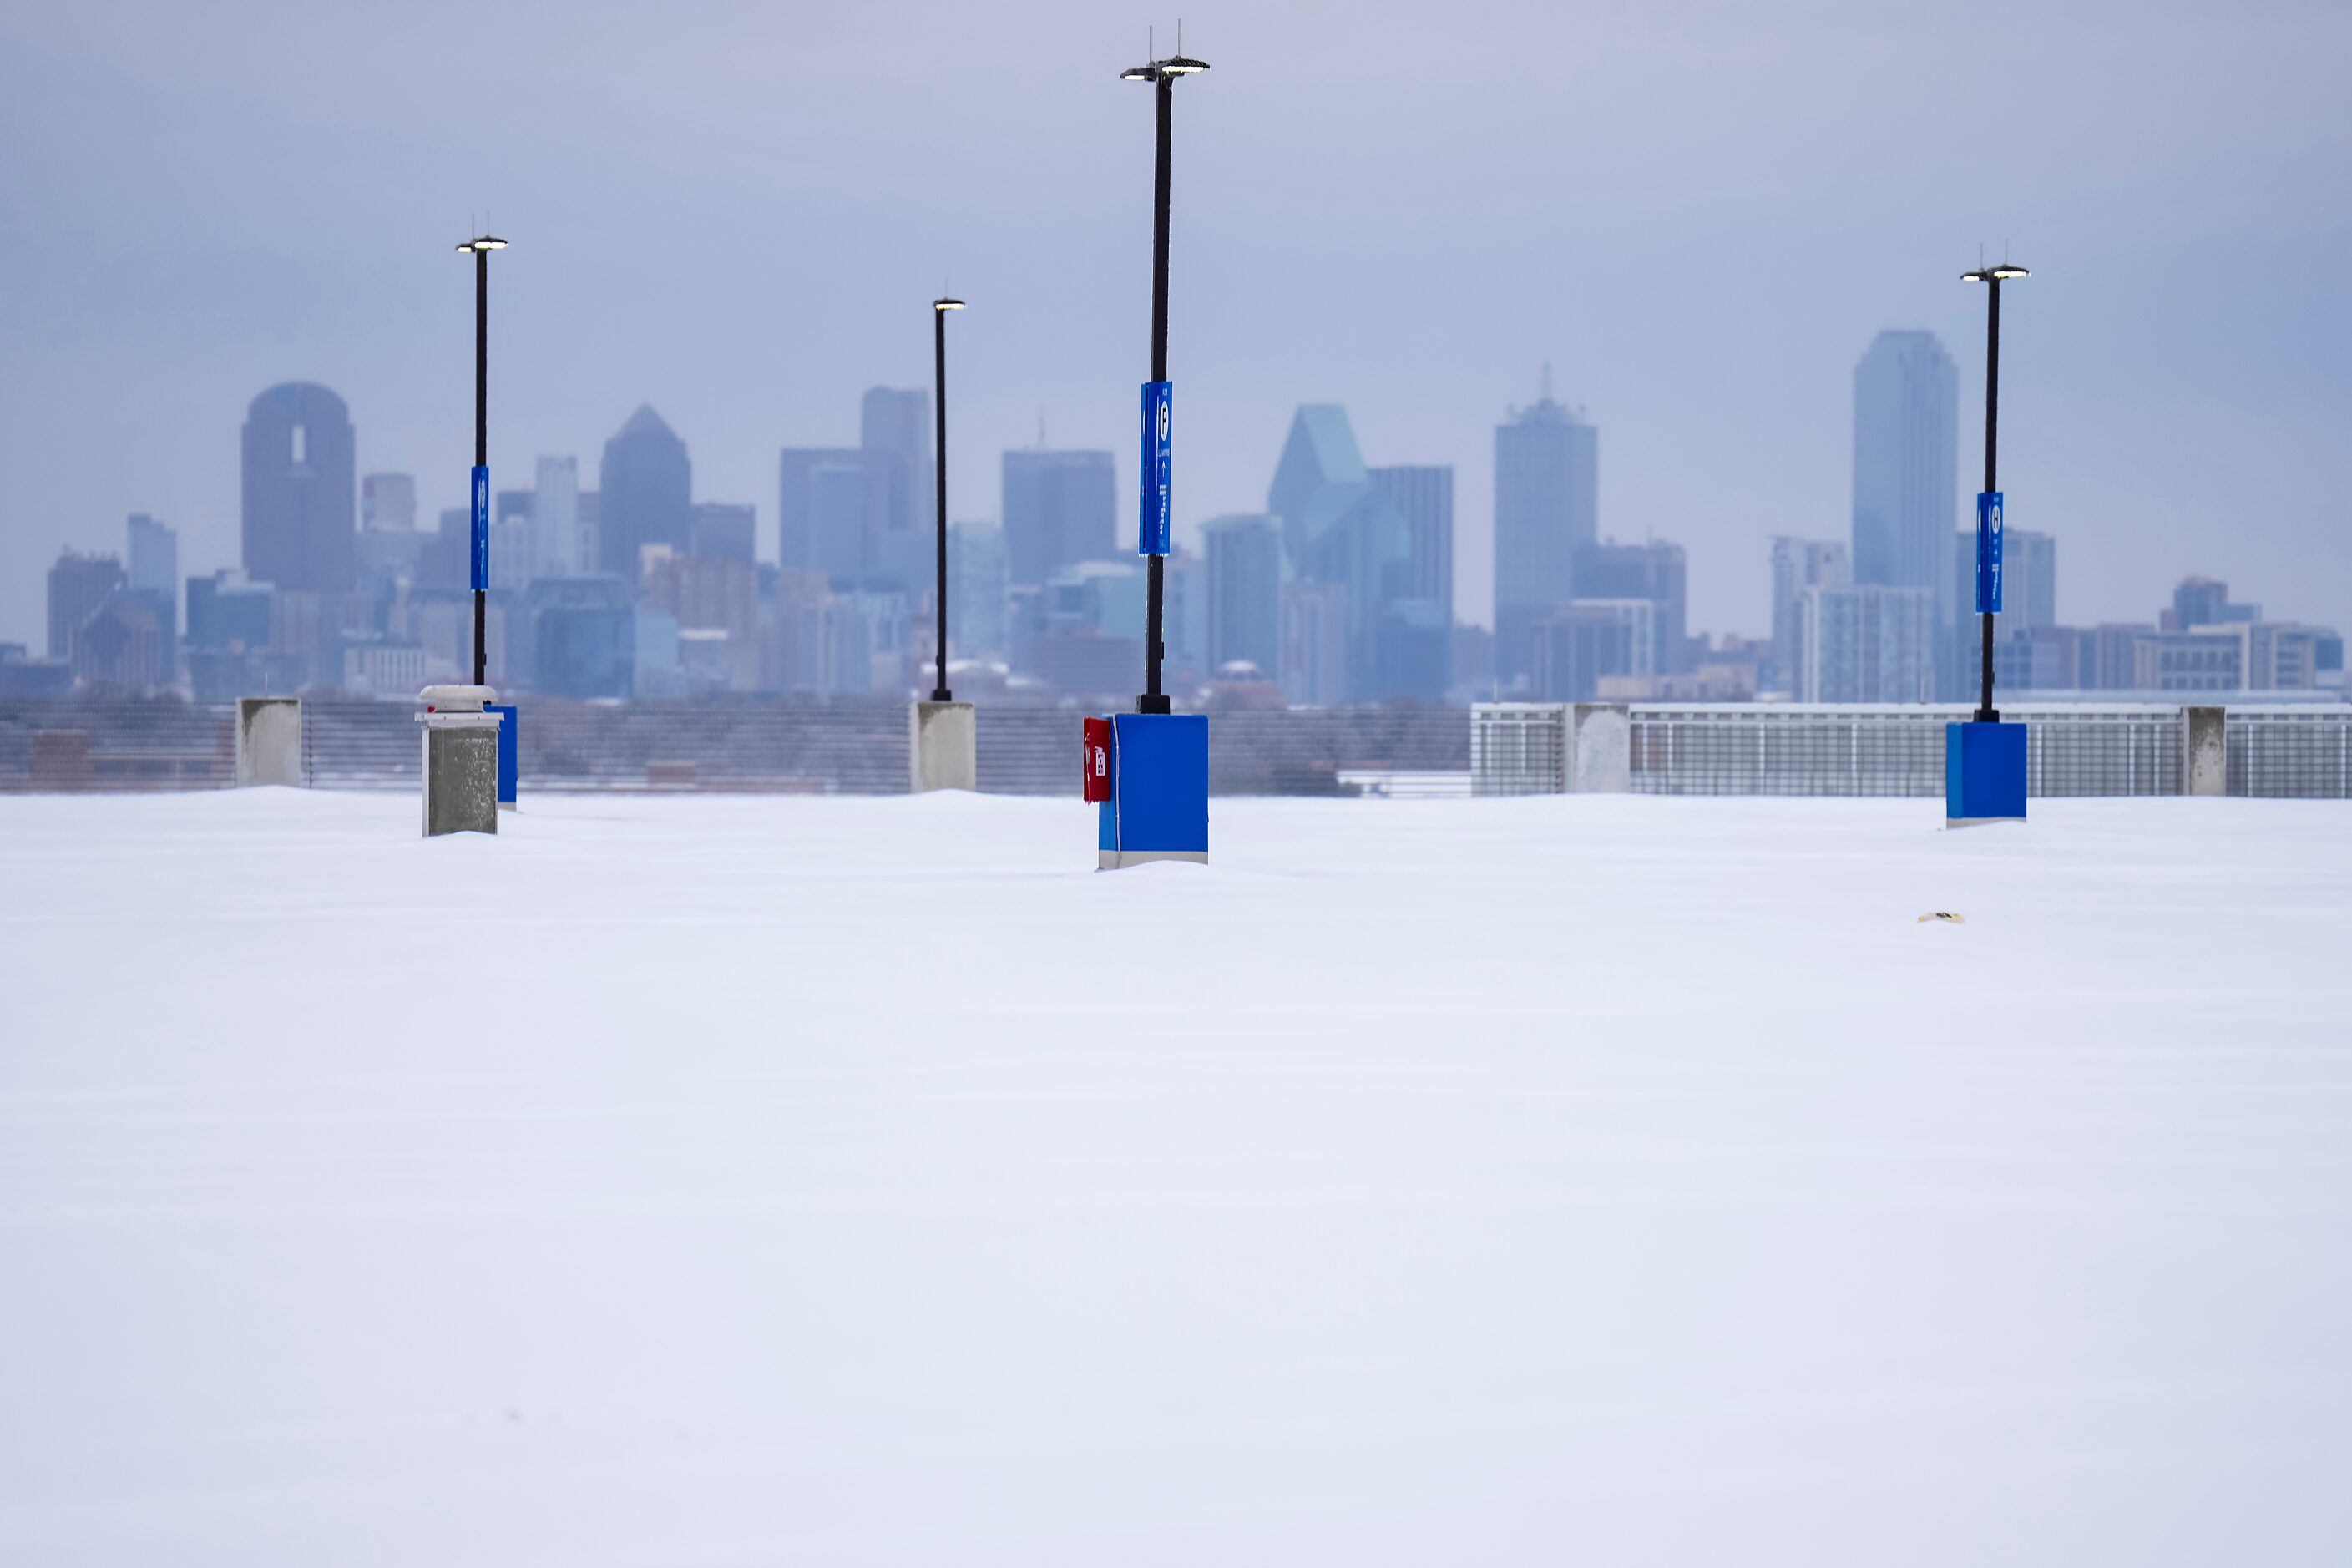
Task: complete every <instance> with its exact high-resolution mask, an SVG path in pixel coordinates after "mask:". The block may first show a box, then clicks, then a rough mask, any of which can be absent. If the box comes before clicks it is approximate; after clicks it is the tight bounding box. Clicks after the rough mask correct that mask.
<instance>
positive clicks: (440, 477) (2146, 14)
mask: <svg viewBox="0 0 2352 1568" xmlns="http://www.w3.org/2000/svg"><path fill="white" fill-rule="evenodd" d="M1155 21H1156V22H1157V23H1158V24H1159V26H1160V28H1161V32H1162V36H1161V42H1162V43H1163V45H1166V44H1170V43H1172V41H1173V40H1172V38H1171V37H1169V34H1170V33H1171V32H1172V24H1173V21H1174V16H1173V15H1172V14H1171V15H1169V16H1151V15H1150V14H1148V13H1145V12H1141V11H1129V10H1122V9H1120V8H1118V7H1116V6H1107V5H1102V4H1100V3H1099V0H1095V3H1092V4H1070V5H1051V4H1020V5H1013V4H999V5H969V4H966V5H891V4H877V3H864V4H856V5H851V4H839V5H810V4H787V5H776V4H773V3H769V4H761V5H740V6H736V5H692V4H677V3H669V4H664V5H645V4H642V3H639V4H630V5H613V4H607V3H605V0H579V3H574V4H570V5H561V6H558V5H514V4H501V3H493V0H469V3H445V0H421V3H420V0H404V3H402V4H398V5H393V4H379V5H320V4H316V3H309V4H301V5H276V4H254V3H246V0H212V3H207V4H204V5H189V4H185V3H184V0H174V3H172V4H164V5H121V4H109V3H107V0H94V3H93V0H84V3H81V4H73V5H68V4H62V3H51V4H38V3H36V0H22V3H19V4H16V5H9V6H8V7H6V8H5V14H0V639H12V640H25V641H29V642H32V643H35V644H36V645H38V644H39V643H40V642H41V641H42V638H43V637H44V632H43V616H44V610H43V605H44V600H43V590H42V578H43V574H45V572H46V570H47V566H48V564H49V563H50V562H51V561H53V560H54V559H55V557H56V554H57V552H58V547H59V546H60V545H61V544H65V543H68V542H69V543H73V544H76V545H79V546H82V547H85V548H89V547H96V548H104V549H110V550H119V549H121V539H122V520H123V517H124V515H125V514H126V513H128V512H131V511H150V512H153V513H154V514H156V515H157V516H159V517H161V518H163V520H164V521H168V522H170V523H173V524H174V525H175V526H177V527H178V528H179V529H180V531H181V539H182V544H181V552H182V568H183V572H184V573H195V572H203V571H209V570H211V569H213V568H215V567H217V566H222V565H231V564H235V563H236V552H237V430H238V426H239V425H240V423H241V422H242V420H243V418H244V414H245V408H246V405H247V403H248V402H249V401H250V399H251V398H252V396H253V395H254V394H255V393H257V392H258V391H259V390H261V389H262V388H263V387H264V386H267V385H269V384H272V383H275V382H278V381H285V380H296V379H299V380H312V381H320V382H324V383H325V384H328V385H330V386H331V387H333V388H334V389H335V390H336V391H338V392H340V393H341V394H342V395H343V396H344V397H345V398H346V399H347V400H348V401H349V403H350V405H351V407H352V418H353V422H354V424H355V425H356V426H357V428H358V435H359V463H360V468H361V470H362V472H368V471H373V470H378V469H394V470H406V471H410V472H413V473H415V475H416V476H417V482H418V487H419V492H420V495H419V499H420V503H421V506H422V508H423V509H424V510H425V514H426V516H427V517H428V518H430V517H431V516H433V515H435V514H436V513H437V511H438V510H439V509H440V508H442V507H445V506H454V505H457V504H460V503H461V502H462V499H463V494H464V489H465V477H466V469H467V465H468V463H469V462H470V460H471V432H470V426H471V403H470V398H471V331H472V316H471V310H472V304H471V278H470V268H469V264H467V262H465V261H463V260H461V259H460V258H458V257H457V255H456V254H455V253H454V251H453V250H452V249H451V247H452V246H453V245H454V244H455V243H456V242H457V240H458V239H459V238H461V237H463V236H464V234H465V232H466V227H467V217H468V214H469V213H478V212H481V211H483V210H484V209H488V210H489V211H490V212H491V213H493V214H494V215H495V217H496V222H497V226H498V228H499V231H500V232H501V233H503V234H504V235H506V236H507V237H509V238H510V239H511V240H512V241H513V242H514V248H513V249H511V250H509V251H507V252H506V253H504V254H503V255H502V256H500V257H499V258H498V259H497V261H496V263H495V264H494V267H495V273H496V276H495V278H494V279H493V321H492V327H493V359H492V379H491V394H492V401H491V416H490V418H491V452H490V461H491V470H492V476H493V481H494V482H495V483H497V484H499V485H500V486H502V487H516V486H523V485H527V484H528V483H529V482H530V479H529V476H530V464H531V459H532V458H534V457H535V456H536V455H538V454H540V453H546V452H559V453H562V452H568V453H576V454H577V455H578V456H579V457H580V459H581V463H582V468H583V481H584V482H586V483H590V484H593V482H594V481H593V470H594V467H595V463H596V459H597V456H598V454H599V452H600V451H601V449H602V446H603V443H604V438H605V437H608V436H609V435H611V434H612V433H613V431H614V429H615V428H617V427H618V426H619V425H620V424H621V422H622V420H623V419H625V417H626V416H628V414H629V413H630V411H631V410H632V409H634V408H635V406H636V405H638V404H639V403H641V402H650V403H652V404H653V405H655V406H656V408H658V409H659V410H660V411H661V413H662V414H663V416H665V417H667V419H668V420H669V421H670V423H671V424H672V425H673V426H675V427H676V428H677V431H678V432H679V434H680V435H682V436H683V437H685V438H686V440H687V442H688V447H689V449H690V450H691V453H692V456H693V460H694V477H695V490H696V495H697V499H698V500H739V501H751V502H754V503H756V504H757V506H758V508H759V512H760V526H761V553H762V555H763V556H766V557H769V558H772V555H773V549H774V545H773V539H774V526H775V507H776V491H775V485H776V473H775V455H776V451H777V448H778V447H782V446H786V445H816V444H828V443H849V442H854V441H855V439H856V410H857V396H858V394H859V393H860V391H861V390H863V389H864V388H865V387H866V386H869V385H873V384H885V383H887V384H898V385H919V384H925V383H927V382H928V379H929V352H930V321H929V310H928V309H927V301H928V300H929V298H930V297H931V295H932V294H933V293H935V292H936V291H937V290H938V289H939V287H940V281H941V278H942V275H943V274H951V275H952V278H953V281H954V286H955V289H956V291H957V292H958V293H960V294H961V295H963V296H964V297H966V298H967V299H969V300H971V303H972V309H971V310H969V311H967V312H965V313H964V314H963V315H962V316H961V317H960V318H959V319H957V320H956V321H954V322H952V323H951V327H952V335H953V338H954V342H953V343H952V345H951V351H952V354H953V360H952V364H951V367H950V374H951V386H952V390H953V394H954V401H953V405H952V414H953V428H952V430H951V432H950V474H951V481H952V487H953V488H952V495H951V499H950V510H951V511H952V512H953V514H954V515H955V516H956V517H958V518H960V519H961V518H993V517H995V516H996V514H997V510H998V499H997V473H998V468H997V454H998V453H999V452H1000V451H1002V450H1003V448H1004V447H1008V446H1019V445H1028V444H1031V443H1033V442H1034V440H1035V438H1036V433H1037V428H1038V424H1039V421H1040V418H1041V416H1042V417H1043V419H1044V421H1045V425H1046V426H1047V430H1048V434H1049V436H1050V437H1051V440H1052V441H1053V443H1054V444H1055V445H1057V446H1096V447H1111V448H1113V449H1114V450H1115V451H1117V452H1118V460H1119V464H1120V479H1121V483H1122V487H1123V488H1124V487H1125V486H1126V485H1129V484H1131V483H1132V481H1133V478H1134V468H1133V464H1134V458H1133V455H1132V452H1131V449H1130V448H1131V447H1132V446H1133V442H1134V435H1133V424H1134V409H1135V405H1136V392H1135V387H1136V384H1137V383H1138V382H1139V381H1140V380H1142V379H1143V377H1144V376H1145V374H1147V372H1148V370H1149V368H1150V366H1149V360H1148V350H1149V342H1148V338H1149V326H1150V270H1149V268H1150V134H1151V115H1150V90H1149V89H1146V88H1141V87H1138V86H1135V85H1133V84H1129V83H1122V82H1120V81H1119V80H1118V79H1117V77H1118V71H1119V69H1120V68H1123V67H1126V66H1129V65H1132V64H1135V63H1137V62H1138V61H1139V59H1140V58H1142V56H1143V52H1144V47H1145V32H1144V30H1145V26H1146V25H1147V23H1150V22H1155ZM1184 43H1185V47H1186V48H1187V50H1188V52H1190V53H1192V54H1195V55H1199V56H1202V57H1203V58H1207V59H1208V60H1209V61H1210V62H1211V63H1212V64H1213V67H1214V69H1213V71H1212V73H1211V74H1210V75H1208V76H1207V77H1205V78H1200V79H1192V80H1189V81H1186V82H1184V83H1182V84H1181V85H1180V86H1179V88H1178V92H1177V97H1178V103H1177V115H1176V132H1177V144H1176V160H1175V170H1176V181H1175V243H1174V256H1175V273H1174V279H1175V280H1174V288H1173V305H1172V311H1171V314H1172V320H1173V326H1172V331H1171V374H1172V375H1173V377H1174V379H1175V381H1176V383H1177V387H1178V393H1179V398H1178V404H1177V406H1178V409H1179V412H1180V415H1181V424H1180V426H1179V430H1180V436H1179V440H1178V443H1177V447H1176V452H1177V458H1176V479H1175V497H1176V509H1177V519H1178V531H1179V536H1180V537H1185V536H1188V535H1190V534H1191V533H1192V529H1193V528H1194V527H1195V525H1197V523H1198V522H1199V521H1200V520H1201V519H1202V518H1205V517H1209V516H1213V515H1214V514H1216V513H1218V512H1221V511H1228V510H1258V509H1259V508H1261V507H1263V505H1264V503H1265V489H1266V484H1267V481H1268V479H1269V478H1270V477H1271V475H1272V472H1273V467H1274V461H1275V458H1276V454H1277V452H1278V451H1279V449H1280V447H1281V443H1282V439H1283V437H1284V434H1285V432H1286V426H1287V424H1288V420H1289V416H1290V414H1291V411H1292V409H1293V408H1294V407H1295V406H1296V405H1298V404H1300V403H1302V402H1339V403H1342V404H1345V405H1347V408H1348V410H1349V414H1350V415H1351V416H1353V419H1354V423H1355V428H1356V432H1357V435H1358V437H1359V439H1360V443H1361V445H1362V447H1363V449H1364V454H1365V457H1366V458H1367V460H1368V461H1370V462H1374V463H1381V462H1438V463H1452V464H1454V466H1455V469H1456V497H1457V529H1458V531H1459V534H1460V539H1459V543H1458V552H1457V553H1458V562H1457V564H1458V567H1459V572H1458V576H1459V580H1460V582H1461V584H1462V587H1461V603H1460V605H1459V608H1460V611H1461V613H1462V614H1463V615H1464V616H1465V617H1466V618H1471V619H1479V620H1484V619H1485V618H1486V614H1487V609H1488V605H1489V603H1490V599H1491V589H1492V571H1491V566H1490V564H1489V563H1490V560H1491V553H1490V539H1491V531H1492V520H1493V509H1492V500H1491V497H1492V489H1493V426H1494V425H1495V423H1496V420H1497V419H1498V418H1500V417H1501V416H1503V414H1504V412H1505V410H1506V408H1507V406H1508V405H1511V404H1514V403H1524V402H1527V401H1528V400H1530V399H1531V398H1532V396H1533V395H1534V394H1535V390H1536V385H1537V377H1538V369H1539V367H1540V366H1541V365H1542V364H1543V363H1546V362H1549V363H1551V364H1552V365H1553V366H1554V367H1555V375H1556V377H1557V380H1558V384H1559V393H1560V395H1561V396H1562V397H1563V399H1565V400H1567V401H1570V402H1571V403H1577V404H1581V405H1584V406H1585V408H1586V409H1587V410H1588V412H1589V415H1590V416H1591V419H1592V420H1593V422H1594V423H1595V424H1597V425H1598V426H1599V427H1600V432H1601V445H1600V450H1601V530H1602V531H1603V532H1604V533H1609V534H1614V535H1615V536H1617V537H1619V538H1635V539H1637V538H1640V537H1643V535H1645V534H1651V535H1655V536H1657V537H1660V538H1668V539H1675V540H1678V541H1680V542H1683V543H1684V544H1685V545H1687V546H1688V547H1689V549H1690V561H1691V568H1690V591H1691V624H1692V626H1693V627H1694V628H1700V627H1704V628H1707V629H1710V630H1715V631H1722V630H1725V629H1727V628H1728V629H1736V630H1741V631H1746V632H1750V633H1755V632H1761V631H1764V630H1767V629H1769V615H1768V610H1767V605H1766V584H1767V571H1766V565H1765V550H1766V544H1765V541H1766V540H1767V538H1768V537H1769V535H1771V534H1774V533H1781V532H1790V533H1803V534H1814V535H1822V536H1829V537H1838V538H1843V537H1845V536H1846V534H1847V532H1848V523H1849V510H1850V506H1851V499H1852V498H1851V489H1852V470H1851V462H1852V451H1851V447H1852V413H1851V395H1852V394H1851V387H1852V374H1853V363H1854V361H1855V359H1856V358H1857V357H1858V356H1859V355H1860V354H1861V353H1862V351H1863V349H1864V346H1865V345H1866V344H1867V343H1868V342H1869V340H1870V338H1871V336H1872V334H1873V333H1874V332H1876V331H1878V330H1879V329H1881V328H1884V327H1888V326H1906V327H1924V328H1927V329H1929V330H1932V331H1935V332H1937V334H1938V335H1939V336H1940V337H1941V338H1942V339H1943V341H1944V342H1945V345H1946V347H1947V348H1948V350H1949V351H1950V352H1951V353H1952V354H1953V357H1954V358H1955V359H1956V360H1957V361H1958V363H1959V366H1960V377H1961V388H1962V400H1963V407H1964V413H1963V416H1962V419H1961V432H1960V450H1961V470H1962V481H1961V489H1962V490H1963V491H1972V490H1973V489H1975V487H1976V479H1977V476H1978V473H1979V468H1980V465H1981V462H1982V456H1981V453H1982V447H1981V445H1980V442H1981V439H1982V417H1981V410H1982V406H1983V381H1982V376H1983V361H1984V342H1983V330H1984V329H1983V313H1982V312H1983V303H1984V302H1983V296H1982V294H1981V292H1979V291H1978V290H1976V289H1971V288H1970V287H1969V286H1967V285H1964V284H1961V283H1959V282H1958V281H1957V280H1956V276H1955V275H1956V274H1957V273H1958V272H1959V271H1960V270H1962V269H1963V268H1965V267H1967V266H1969V265H1972V264H1973V263H1974V262H1975V260H1976V258H1977V246H1978V243H1979V241H1980V240H1981V241H1986V242H1989V243H1990V245H1991V246H1992V247H1993V248H1994V252H1995V254H1998V253H1999V249H2000V246H2001V244H2002V243H2003V241H2004V240H2006V241H2008V242H2009V244H2010V245H2011V252H2012V254H2013V255H2014V257H2015V258H2016V259H2018V260H2019V261H2021V262H2023V263H2025V264H2027V265H2029V266H2031V267H2032V268H2033V271H2034V276H2033V278H2032V279H2031V280H2030V281H2028V282H2026V283H2024V284H2021V285H2020V286H2018V287H2017V288H2015V289H2012V290H2011V291H2009V292H2008V294H2007V296H2006V297H2005V298H2004V300H2003V304H2004V306H2005V307H2006V309H2005V310H2004V312H2003V315H2004V318H2005V320H2004V326H2005V327H2006V329H2007V330H2006V332H2005V334H2004V339H2003V348H2004V353H2003V377H2002V399H2001V410H2002V415H2003V418H2002V428H2001V437H2002V438H2001V443H2000V450H2001V458H2002V471H2001V478H2002V480H2003V488H2004V489H2005V490H2007V491H2008V493H2009V496H2010V512H2009V517H2010V521H2011V526H2015V527H2028V528H2040V529H2046V530H2048V531H2052V532H2053V533H2055V534H2056V535H2057V536H2058V538H2059V540H2060V541H2061V549H2060V563H2061V567H2060V579H2059V581H2060V586H2059V611H2060V614H2061V616H2063V617H2064V618H2066V619H2069V620H2074V621H2081V622H2086V623H2087V622H2090V621H2094V620H2097V619H2107V618H2126V617H2128V618H2145V617H2147V616H2149V615H2151V614H2152V612H2153V609H2154V607H2155V605H2157V604H2158V601H2159V600H2160V599H2162V598H2164V597H2165V596H2166V595H2168V592H2169V589H2170V585H2171V584H2172V583H2173V581H2174V580H2176V579H2177V578H2178V577H2179V576H2180V575H2182V574H2185V573H2188V572H2191V571H2200V572H2207V573H2211V574H2221V575H2224V576H2226V577H2228V578H2229V580H2230V582H2231V585H2232V587H2233V588H2234V589H2236V590H2237V592H2238V593H2239V595H2241V596H2242V597H2250V598H2254V599H2258V600H2260V601H2261V602H2263V604H2264V605H2266V606H2267V608H2268V609H2269V610H2270V612H2271V613H2272V614H2273V615H2278V616H2295V617H2302V618H2306V619H2317V620H2326V621H2332V622H2335V623H2336V624H2338V625H2339V626H2352V547H2348V546H2347V523H2352V504H2347V478H2352V373H2347V363H2352V362H2348V361H2347V348H2348V347H2352V344H2347V336H2352V334H2347V326H2352V307H2347V302H2346V301H2347V289H2352V267H2347V261H2352V255H2347V252H2352V88H2347V85H2346V80H2345V75H2344V71H2345V64H2346V61H2347V60H2352V6H2347V5H2344V4H2342V3H2341V0H2335V3H2332V4H2313V5H2263V4H2228V5H2224V4H2212V5H2165V4H2146V5H2081V4H2043V5H2012V6H2006V7H1983V6H1956V5H1937V6H1928V5H1910V4H1884V3H1869V4H1863V3H1857V4H1822V3H1818V0H1792V3H1789V4H1780V5H1706V4H1685V3H1682V0H1666V3H1655V0H1652V3H1645V4H1643V5H1612V6H1608V7H1598V6H1578V5H1559V4H1557V3H1547V4H1532V5H1484V4H1472V3H1463V0H1455V3H1453V4H1448V5H1399V4H1392V3H1387V0H1372V3H1367V4H1358V5H1283V4H1269V3H1268V0H1251V3H1250V4H1247V5H1233V4H1202V3H1199V0H1193V3H1192V4H1188V5H1186V8H1185V13H1184ZM1959 521H1960V519H1959V517H1958V513H1957V509H1956V514H1955V517H1954V525H1955V527H1958V524H1959ZM1127 526H1128V525H1127V523H1126V522H1125V521H1122V531H1125V529H1126V528H1127Z"/></svg>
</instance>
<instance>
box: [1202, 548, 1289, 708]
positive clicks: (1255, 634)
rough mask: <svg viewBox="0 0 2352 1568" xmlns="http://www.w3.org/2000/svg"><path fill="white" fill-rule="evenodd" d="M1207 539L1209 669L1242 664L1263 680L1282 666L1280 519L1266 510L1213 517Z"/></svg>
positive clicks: (1219, 673)
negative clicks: (1255, 672) (1253, 670)
mask: <svg viewBox="0 0 2352 1568" xmlns="http://www.w3.org/2000/svg"><path fill="white" fill-rule="evenodd" d="M1201 535H1202V539H1203V540H1204V541H1205V542H1206V543H1207V545H1208V560H1209V582H1208V595H1207V597H1208V611H1209V615H1208V621H1209V626H1208V660H1209V673H1210V675H1212V676H1213V677H1215V678H1217V679H1226V678H1227V675H1226V670H1227V667H1228V666H1231V665H1236V664H1245V665H1248V666H1250V667H1251V668H1254V669H1255V670H1256V671H1257V673H1258V674H1259V675H1260V676H1261V677H1263V678H1264V679H1267V680H1272V679H1275V678H1276V676H1277V675H1278V674H1279V673H1280V672H1281V669H1282V520H1281V519H1280V518H1277V517H1275V516H1272V515H1271V514H1268V513H1265V512H1243V513H1235V514H1233V515H1229V516H1225V517H1213V518H1211V519H1210V520H1209V521H1207V522H1205V523H1202V525H1201Z"/></svg>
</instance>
